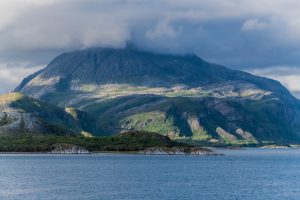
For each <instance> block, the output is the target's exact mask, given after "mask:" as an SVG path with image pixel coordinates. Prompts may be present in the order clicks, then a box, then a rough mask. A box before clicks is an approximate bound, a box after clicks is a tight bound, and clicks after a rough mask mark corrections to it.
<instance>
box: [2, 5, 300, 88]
mask: <svg viewBox="0 0 300 200" xmlns="http://www.w3.org/2000/svg"><path fill="white" fill-rule="evenodd" d="M299 10H300V1H298V0H261V1H259V2H258V1H256V2H254V1H253V0H239V1H236V0H224V1H220V0H186V1H182V0H151V1H148V0H100V1H99V0H85V1H82V0H72V1H70V0H43V1H41V0H9V1H0V62H1V63H6V64H7V63H16V65H18V66H16V68H22V67H24V68H26V66H24V65H22V63H28V65H31V66H37V65H46V64H47V63H48V62H49V61H51V59H53V57H55V56H56V55H58V54H60V53H62V52H65V51H71V50H75V49H81V48H88V47H93V46H102V47H125V46H126V44H128V43H130V44H134V45H135V46H137V47H138V48H142V49H146V50H152V51H159V52H171V53H196V54H197V55H199V56H200V57H202V58H204V59H206V60H208V61H211V62H216V63H219V64H223V65H226V66H229V67H231V68H235V69H247V70H249V69H251V68H253V67H255V68H259V67H267V66H275V65H289V66H291V65H292V66H297V65H299V57H300V45H299V42H300V14H299ZM19 63H21V64H19ZM8 68H10V67H8ZM22 69H23V68H22ZM3 74H4V72H3ZM2 76H3V75H2ZM1 87H3V86H0V88H1Z"/></svg>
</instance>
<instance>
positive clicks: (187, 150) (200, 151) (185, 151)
mask: <svg viewBox="0 0 300 200" xmlns="http://www.w3.org/2000/svg"><path fill="white" fill-rule="evenodd" d="M141 153H143V154H146V155H221V154H218V153H216V152H214V151H212V150H210V149H207V148H201V147H152V148H147V149H145V150H143V151H141Z"/></svg>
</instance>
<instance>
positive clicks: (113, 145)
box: [0, 131, 219, 155]
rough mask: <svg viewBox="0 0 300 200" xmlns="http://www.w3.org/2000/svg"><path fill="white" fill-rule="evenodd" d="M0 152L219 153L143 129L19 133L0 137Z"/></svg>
mask: <svg viewBox="0 0 300 200" xmlns="http://www.w3.org/2000/svg"><path fill="white" fill-rule="evenodd" d="M0 152H3V153H5V152H13V153H24V152H25V153H26V152H27V153H49V154H90V153H102V152H106V153H107V152H110V153H130V154H132V153H134V154H141V155H219V154H217V153H216V152H214V151H213V150H211V149H209V148H204V147H199V146H195V145H191V144H186V143H182V142H177V141H173V140H171V139H170V138H169V137H167V136H163V135H160V134H158V133H153V132H146V131H128V132H123V133H120V134H118V135H116V136H106V137H105V136H102V137H91V136H82V135H80V136H57V135H42V134H41V135H32V134H30V135H29V134H19V135H7V136H1V137H0Z"/></svg>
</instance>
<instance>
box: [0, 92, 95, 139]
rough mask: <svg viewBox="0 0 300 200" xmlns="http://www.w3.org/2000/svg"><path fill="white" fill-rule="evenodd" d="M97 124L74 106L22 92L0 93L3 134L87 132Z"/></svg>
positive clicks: (0, 118)
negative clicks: (66, 105) (60, 105)
mask: <svg viewBox="0 0 300 200" xmlns="http://www.w3.org/2000/svg"><path fill="white" fill-rule="evenodd" d="M94 127H95V125H94V124H93V120H92V118H91V117H89V116H88V115H87V114H86V113H84V112H82V111H79V110H76V109H73V108H66V109H63V108H60V107H57V106H54V105H50V104H47V103H45V102H42V101H40V100H36V99H33V98H31V97H27V96H24V95H23V94H20V93H10V94H5V95H1V96H0V135H3V134H5V135H6V134H56V135H70V134H71V135H73V134H74V135H75V134H80V133H82V134H87V133H88V132H92V131H94V130H93V129H94Z"/></svg>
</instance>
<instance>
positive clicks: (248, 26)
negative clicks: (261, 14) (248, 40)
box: [242, 19, 269, 31]
mask: <svg viewBox="0 0 300 200" xmlns="http://www.w3.org/2000/svg"><path fill="white" fill-rule="evenodd" d="M268 26H269V24H268V23H266V22H263V21H260V20H258V19H248V20H247V21H245V23H244V24H243V25H242V31H254V30H264V29H267V28H268Z"/></svg>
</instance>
